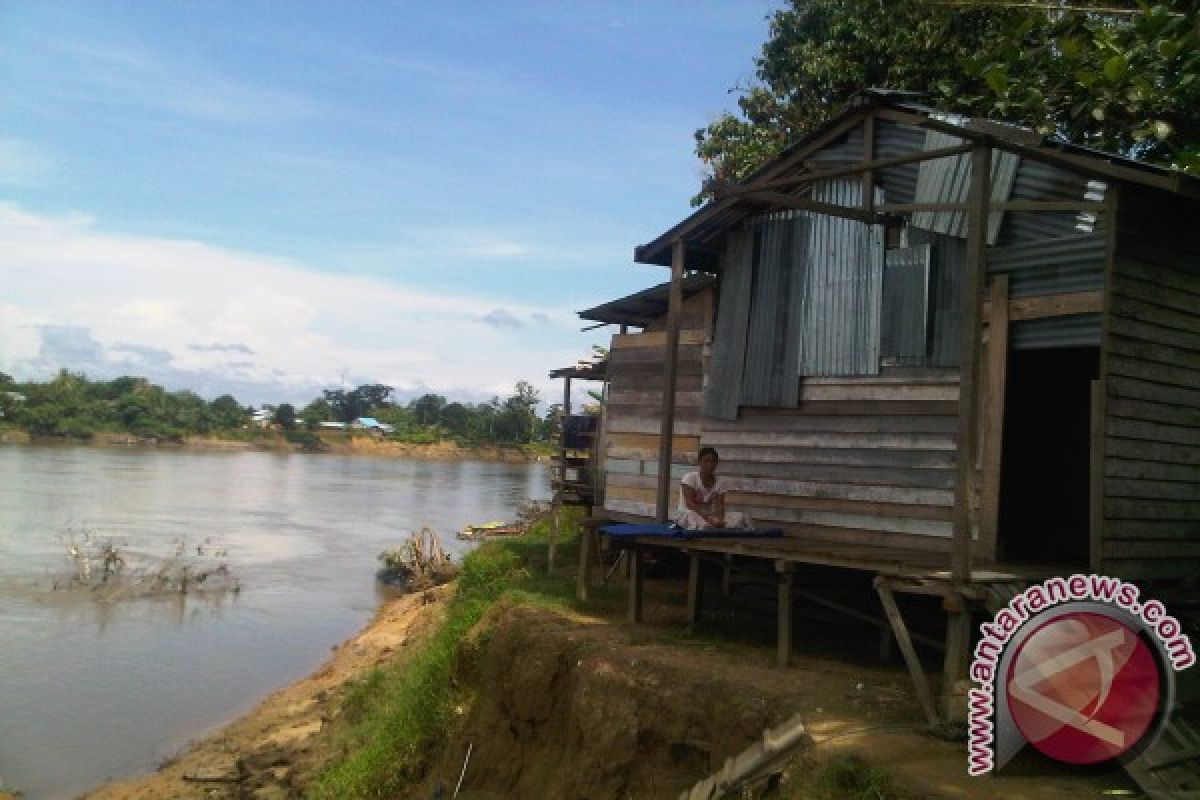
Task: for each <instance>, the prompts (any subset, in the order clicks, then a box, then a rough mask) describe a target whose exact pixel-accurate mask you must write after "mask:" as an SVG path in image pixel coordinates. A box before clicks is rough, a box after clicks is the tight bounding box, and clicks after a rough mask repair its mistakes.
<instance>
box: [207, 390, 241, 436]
mask: <svg viewBox="0 0 1200 800" xmlns="http://www.w3.org/2000/svg"><path fill="white" fill-rule="evenodd" d="M208 409H209V411H210V412H211V414H212V424H213V426H214V427H215V428H218V429H223V430H229V429H236V428H240V427H242V425H244V424H246V412H245V411H243V410H242V407H241V406H240V405H239V404H238V401H237V399H236V398H234V397H233V395H229V394H223V395H221V396H220V397H217V398H215V399H214V400H213V401H212V402H211V403H209V404H208Z"/></svg>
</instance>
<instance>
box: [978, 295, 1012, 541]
mask: <svg viewBox="0 0 1200 800" xmlns="http://www.w3.org/2000/svg"><path fill="white" fill-rule="evenodd" d="M990 309H991V310H990V313H989V314H988V340H987V355H986V358H987V365H986V378H987V383H986V388H985V389H984V396H983V497H982V500H981V504H982V508H981V510H980V518H979V552H980V553H981V554H982V555H983V557H984V558H986V559H989V560H991V561H995V560H996V559H997V558H998V557H999V555H998V554H999V549H998V547H997V537H996V534H997V530H998V527H999V521H1000V470H1001V466H1002V463H1003V450H1004V396H1005V391H1006V389H1007V386H1008V276H1007V275H997V276H996V277H995V278H993V279H992V290H991V306H990Z"/></svg>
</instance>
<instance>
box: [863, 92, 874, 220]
mask: <svg viewBox="0 0 1200 800" xmlns="http://www.w3.org/2000/svg"><path fill="white" fill-rule="evenodd" d="M874 159H875V116H874V115H873V114H868V115H867V117H866V119H864V120H863V163H864V164H869V163H871V161H873V160H874ZM862 207H863V211H865V212H866V213H868V214H874V213H875V173H874V172H872V171H871V170H869V169H865V170H863V174H862Z"/></svg>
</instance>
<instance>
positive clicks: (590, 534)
mask: <svg viewBox="0 0 1200 800" xmlns="http://www.w3.org/2000/svg"><path fill="white" fill-rule="evenodd" d="M596 536H597V533H596V527H595V524H594V523H593V522H592V521H591V520H584V522H583V524H582V525H581V526H580V528H579V575H578V576H576V578H575V597H576V598H577V599H578V600H579V602H581V603H586V602H587V601H588V589H589V588H590V586H591V582H592V558H593V550H596V551H597V552H598V548H596V547H595V545H596V542H595V538H596Z"/></svg>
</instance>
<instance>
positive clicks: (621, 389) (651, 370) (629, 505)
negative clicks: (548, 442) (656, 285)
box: [604, 317, 707, 519]
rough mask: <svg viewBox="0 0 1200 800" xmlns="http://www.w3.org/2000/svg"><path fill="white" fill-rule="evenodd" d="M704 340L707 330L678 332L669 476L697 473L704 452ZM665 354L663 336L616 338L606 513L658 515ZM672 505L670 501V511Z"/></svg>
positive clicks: (608, 421)
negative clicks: (702, 440) (677, 361)
mask: <svg viewBox="0 0 1200 800" xmlns="http://www.w3.org/2000/svg"><path fill="white" fill-rule="evenodd" d="M701 318H703V317H701ZM693 319H694V317H693ZM706 338H707V333H706V331H704V330H701V329H695V328H693V329H684V330H682V331H680V334H679V365H678V373H677V377H676V384H675V429H674V435H673V436H672V441H671V449H672V456H671V462H672V467H671V472H672V474H674V475H675V476H676V477H677V478H682V477H683V474H684V473H685V472H688V471H690V470H692V469H695V467H694V466H693V465H694V464H695V463H696V451H697V450H699V448H700V444H699V442H700V403H701V391H702V389H703V373H702V365H703V353H704V348H705V344H704V343H705V340H706ZM665 352H666V334H665V333H660V332H647V333H631V334H624V335H617V336H614V337H613V340H612V348H611V349H610V351H609V360H608V379H609V385H608V405H607V408H606V410H605V415H606V416H605V432H606V434H607V442H606V444H605V470H606V473H605V492H604V508H605V510H607V511H614V512H618V513H620V514H627V515H633V516H637V517H646V518H651V519H652V518H653V517H654V511H655V508H654V507H655V491H656V487H657V475H658V442H659V431H660V425H661V417H662V387H663V369H664V366H665V365H664V354H665ZM674 506H675V501H674V499H672V501H671V504H670V508H672V509H674Z"/></svg>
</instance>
